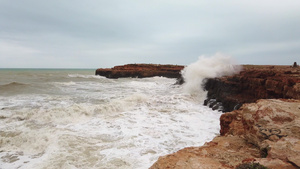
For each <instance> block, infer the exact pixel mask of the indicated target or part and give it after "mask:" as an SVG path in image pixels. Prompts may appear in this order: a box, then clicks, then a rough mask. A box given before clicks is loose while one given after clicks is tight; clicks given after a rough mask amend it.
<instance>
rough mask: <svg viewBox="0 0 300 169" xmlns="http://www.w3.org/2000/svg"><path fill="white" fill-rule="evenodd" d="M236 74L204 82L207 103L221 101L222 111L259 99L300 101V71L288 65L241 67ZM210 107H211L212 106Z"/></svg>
mask: <svg viewBox="0 0 300 169" xmlns="http://www.w3.org/2000/svg"><path fill="white" fill-rule="evenodd" d="M243 67H244V70H243V71H242V72H240V73H239V74H237V75H233V76H228V77H222V78H215V79H207V82H206V84H205V87H204V88H205V90H207V91H208V94H207V96H208V100H209V99H216V101H217V102H222V103H223V107H224V109H223V110H224V111H225V112H229V111H232V110H234V109H237V108H239V107H240V106H241V105H242V104H243V103H251V102H255V101H256V100H258V99H274V98H285V99H291V98H292V99H300V68H299V67H290V66H250V65H248V66H243ZM207 103H208V102H206V104H207ZM212 107H213V106H212Z"/></svg>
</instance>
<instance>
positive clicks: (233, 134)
mask: <svg viewBox="0 0 300 169" xmlns="http://www.w3.org/2000/svg"><path fill="white" fill-rule="evenodd" d="M220 121H221V136H218V137H215V138H214V139H213V140H212V141H211V142H208V143H206V144H205V145H204V146H202V147H189V148H184V149H182V150H180V151H178V152H176V153H173V154H170V155H166V156H163V157H160V158H159V159H158V161H157V162H156V163H154V164H153V166H152V167H151V169H165V168H172V169H173V168H175V169H181V168H189V169H209V168H211V169H217V168H220V169H224V168H236V167H239V166H242V165H250V164H251V163H259V164H261V165H263V166H265V167H268V168H271V169H296V168H300V100H283V99H281V100H274V99H270V100H258V101H257V102H256V103H249V104H244V105H243V106H242V107H241V108H240V109H239V110H235V111H233V112H230V113H225V114H223V115H222V116H221V118H220Z"/></svg>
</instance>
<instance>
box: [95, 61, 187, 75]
mask: <svg viewBox="0 0 300 169" xmlns="http://www.w3.org/2000/svg"><path fill="white" fill-rule="evenodd" d="M183 68H184V66H177V65H156V64H128V65H123V66H115V67H113V68H110V69H97V70H96V73H95V74H96V75H100V76H105V77H107V78H123V77H134V78H136V77H137V78H144V77H154V76H163V77H168V78H180V77H181V75H180V71H181V70H182V69H183Z"/></svg>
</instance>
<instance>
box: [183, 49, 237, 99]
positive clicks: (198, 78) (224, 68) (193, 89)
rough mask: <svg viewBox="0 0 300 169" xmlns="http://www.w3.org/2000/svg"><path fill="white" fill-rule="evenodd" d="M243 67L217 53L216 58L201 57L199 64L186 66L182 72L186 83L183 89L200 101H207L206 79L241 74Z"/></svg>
mask: <svg viewBox="0 0 300 169" xmlns="http://www.w3.org/2000/svg"><path fill="white" fill-rule="evenodd" d="M240 70H241V66H239V65H236V64H235V61H234V60H233V59H232V57H230V56H226V55H224V54H221V53H216V54H215V55H214V56H211V57H206V56H204V55H203V56H200V57H199V59H198V61H197V62H194V63H192V64H190V65H188V66H186V67H185V68H184V69H183V70H182V72H181V73H182V76H183V78H184V81H185V83H184V84H183V89H184V91H185V92H187V93H190V94H191V95H194V96H197V97H198V98H199V99H205V97H206V92H205V91H204V90H203V88H202V84H203V82H204V80H205V79H206V78H215V77H222V76H229V75H233V74H235V73H239V72H240Z"/></svg>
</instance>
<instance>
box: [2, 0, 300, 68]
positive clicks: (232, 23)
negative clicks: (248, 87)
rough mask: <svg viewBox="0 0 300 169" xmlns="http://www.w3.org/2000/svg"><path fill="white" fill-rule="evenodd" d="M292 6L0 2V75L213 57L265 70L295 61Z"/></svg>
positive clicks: (291, 0)
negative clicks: (18, 65) (16, 68)
mask: <svg viewBox="0 0 300 169" xmlns="http://www.w3.org/2000/svg"><path fill="white" fill-rule="evenodd" d="M299 6H300V2H299V1H296V0H288V1H285V2H282V1H278V0H273V1H270V0H266V1H263V2H262V1H251V2H250V1H249V2H246V1H233V0H229V1H226V2H222V1H217V0H212V1H194V0H188V1H179V0H173V1H170V0H163V1H161V0H160V1H158V0H154V1H134V0H130V1H121V0H111V1H101V0H100V1H99V0H97V1H96V0H88V1H79V0H73V1H69V0H65V1H58V0H52V1H39V0H26V1H18V2H12V1H8V0H2V1H0V27H1V29H0V43H2V44H6V46H7V49H3V48H1V47H0V60H1V63H0V67H13V65H14V64H13V63H12V61H10V59H7V56H9V57H10V58H15V60H16V59H17V60H19V61H23V60H26V57H27V58H36V62H35V63H34V64H33V63H32V64H31V63H28V65H27V67H40V66H42V67H57V66H58V67H63V64H60V65H56V64H55V61H49V62H44V60H47V59H48V60H55V59H59V60H61V61H62V62H65V66H66V67H89V66H90V67H109V66H114V65H116V64H125V63H131V62H145V63H172V64H189V63H191V62H193V61H196V60H197V58H198V56H200V55H203V54H214V53H216V52H224V53H228V54H231V55H233V57H236V58H237V59H238V60H239V61H241V63H249V64H268V63H265V62H267V61H268V59H269V57H270V56H273V58H274V59H273V60H274V64H289V63H290V62H292V61H294V60H297V59H298V60H299V58H298V57H296V56H297V55H299V53H300V49H298V48H297V47H296V46H297V45H298V44H299V42H300V29H299V28H300V21H299V19H298V18H300V12H299V10H298V7H299ZM280 44H281V45H280ZM21 49H24V50H25V49H26V50H25V51H27V52H24V50H23V52H22V50H21ZM18 51H19V52H18ZM28 51H35V52H31V53H30V52H28ZM20 55H21V56H23V58H24V59H22V57H20ZM283 55H284V56H287V55H288V56H290V57H289V58H287V57H286V58H284V59H283V58H282V56H283ZM263 57H265V58H268V59H263ZM43 58H46V59H43ZM82 58H84V59H82ZM259 58H260V59H259ZM283 61H284V63H283ZM72 62H73V66H72ZM299 62H300V61H299ZM25 66H26V65H25Z"/></svg>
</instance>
